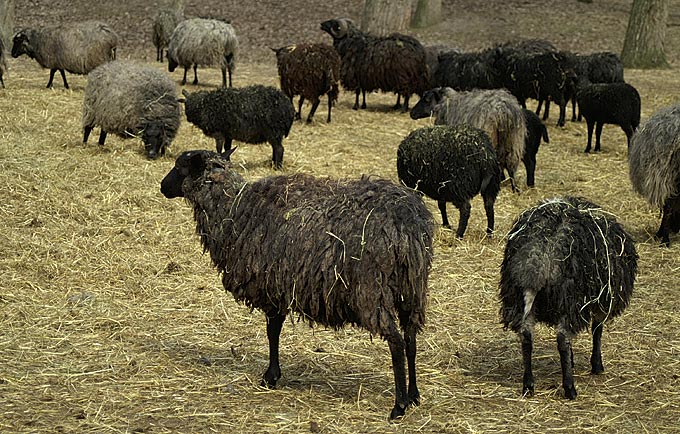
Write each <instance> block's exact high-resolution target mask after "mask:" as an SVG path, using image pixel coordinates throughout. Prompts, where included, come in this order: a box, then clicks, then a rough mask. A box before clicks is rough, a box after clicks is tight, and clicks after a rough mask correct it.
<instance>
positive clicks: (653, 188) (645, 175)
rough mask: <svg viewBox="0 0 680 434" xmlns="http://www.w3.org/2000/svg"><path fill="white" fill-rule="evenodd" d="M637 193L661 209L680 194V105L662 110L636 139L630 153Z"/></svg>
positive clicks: (641, 128)
mask: <svg viewBox="0 0 680 434" xmlns="http://www.w3.org/2000/svg"><path fill="white" fill-rule="evenodd" d="M628 163H629V175H630V180H631V183H632V185H633V189H634V190H635V191H636V192H638V193H639V194H640V195H641V196H642V197H644V198H645V199H646V200H647V201H648V202H649V203H650V204H651V205H653V206H657V207H659V208H661V207H662V206H663V204H664V202H665V201H666V199H668V198H671V197H676V196H678V194H680V105H674V106H671V107H667V108H664V109H661V110H659V111H658V112H656V113H655V114H653V115H652V116H651V117H650V118H649V119H648V120H647V122H645V123H644V124H643V125H642V126H641V127H640V128H639V129H638V130H637V131H636V133H635V134H634V135H633V138H632V139H631V142H630V148H629V149H628Z"/></svg>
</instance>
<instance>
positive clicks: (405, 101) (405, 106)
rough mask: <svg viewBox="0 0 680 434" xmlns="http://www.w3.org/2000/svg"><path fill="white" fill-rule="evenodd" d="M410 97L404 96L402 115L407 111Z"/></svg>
mask: <svg viewBox="0 0 680 434" xmlns="http://www.w3.org/2000/svg"><path fill="white" fill-rule="evenodd" d="M410 97H411V95H404V110H402V113H406V112H407V111H408V101H409V98H410Z"/></svg>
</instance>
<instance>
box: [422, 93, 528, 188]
mask: <svg viewBox="0 0 680 434" xmlns="http://www.w3.org/2000/svg"><path fill="white" fill-rule="evenodd" d="M432 115H434V117H435V124H437V125H460V124H469V125H472V126H474V127H477V128H480V129H482V130H484V131H485V132H486V133H487V134H488V135H489V138H490V139H491V143H492V144H493V146H494V149H495V150H496V156H497V157H498V163H499V164H500V168H501V178H502V177H503V170H507V171H508V176H509V177H510V182H511V184H512V189H513V191H519V188H518V187H517V185H516V184H515V172H516V171H517V167H518V166H519V162H520V161H521V159H522V154H523V152H524V137H525V136H526V123H525V120H524V114H523V113H522V108H521V107H520V106H519V103H518V102H517V100H516V99H515V98H514V97H513V96H512V95H510V94H509V93H508V92H507V91H506V90H504V89H495V90H474V91H470V92H456V91H455V90H453V89H451V88H448V87H439V88H435V89H431V90H429V91H427V92H425V94H424V95H423V97H422V98H421V99H420V101H418V104H416V105H415V106H414V107H413V109H412V110H411V118H413V119H421V118H425V117H428V116H432Z"/></svg>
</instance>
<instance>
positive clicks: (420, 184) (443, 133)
mask: <svg viewBox="0 0 680 434" xmlns="http://www.w3.org/2000/svg"><path fill="white" fill-rule="evenodd" d="M397 173H398V174H399V179H400V180H401V182H403V183H404V184H405V185H406V186H407V187H410V188H414V189H416V190H418V191H421V192H423V193H424V194H425V195H427V196H429V197H431V198H432V199H434V200H436V201H437V204H438V205H439V211H440V212H441V214H442V224H443V225H444V227H447V228H450V227H451V226H450V225H449V220H448V218H447V216H446V202H451V203H453V205H454V206H455V207H456V208H458V211H459V212H460V219H459V221H458V229H457V230H456V236H457V237H458V238H463V235H464V234H465V229H466V228H467V224H468V220H469V219H470V209H471V206H470V201H471V200H472V198H474V197H475V196H477V195H478V194H480V193H481V195H482V198H483V199H484V210H485V211H486V220H487V227H486V232H487V233H488V234H489V235H490V234H492V233H493V229H494V208H493V207H494V203H495V201H496V197H497V196H498V192H499V191H500V183H501V172H500V169H499V167H498V160H497V159H496V152H495V151H494V149H493V146H492V145H491V140H489V136H488V135H487V134H486V133H485V132H484V131H482V130H480V129H479V128H475V127H471V126H469V125H465V124H463V125H456V126H449V125H435V126H433V127H426V128H419V129H417V130H415V131H412V132H411V133H410V134H409V135H408V136H407V137H406V138H405V139H404V140H403V141H402V142H401V143H400V144H399V149H398V150H397Z"/></svg>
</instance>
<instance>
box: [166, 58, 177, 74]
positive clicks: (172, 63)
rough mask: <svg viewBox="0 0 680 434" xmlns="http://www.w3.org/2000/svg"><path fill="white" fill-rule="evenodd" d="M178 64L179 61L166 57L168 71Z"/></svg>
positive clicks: (172, 70)
mask: <svg viewBox="0 0 680 434" xmlns="http://www.w3.org/2000/svg"><path fill="white" fill-rule="evenodd" d="M178 66H179V63H177V61H176V60H175V59H172V58H170V57H168V71H170V72H174V71H175V69H176V68H177V67H178Z"/></svg>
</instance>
